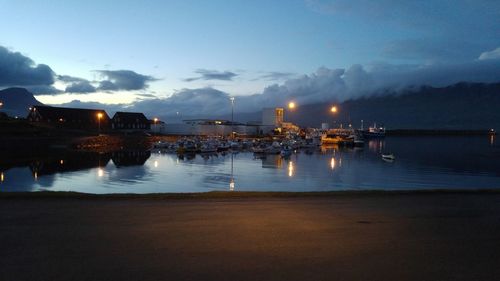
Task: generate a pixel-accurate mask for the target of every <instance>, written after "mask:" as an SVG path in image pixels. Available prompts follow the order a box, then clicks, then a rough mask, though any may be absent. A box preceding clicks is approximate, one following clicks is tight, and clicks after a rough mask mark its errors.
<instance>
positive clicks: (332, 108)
mask: <svg viewBox="0 0 500 281" xmlns="http://www.w3.org/2000/svg"><path fill="white" fill-rule="evenodd" d="M330 112H331V113H332V114H336V113H337V112H338V109H337V106H336V105H332V107H330ZM332 127H333V124H332Z"/></svg>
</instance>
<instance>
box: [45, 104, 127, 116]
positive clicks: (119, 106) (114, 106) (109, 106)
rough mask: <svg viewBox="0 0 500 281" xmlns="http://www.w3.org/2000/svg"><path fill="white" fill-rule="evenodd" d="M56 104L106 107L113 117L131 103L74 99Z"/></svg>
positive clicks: (77, 106) (72, 106)
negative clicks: (106, 102)
mask: <svg viewBox="0 0 500 281" xmlns="http://www.w3.org/2000/svg"><path fill="white" fill-rule="evenodd" d="M54 106H60V107H71V108H88V109H104V110H106V112H107V113H108V115H110V116H111V117H112V116H113V114H114V113H115V112H117V111H124V110H127V108H128V107H129V106H130V105H127V104H104V103H100V102H84V101H80V100H72V101H70V102H67V103H62V104H54Z"/></svg>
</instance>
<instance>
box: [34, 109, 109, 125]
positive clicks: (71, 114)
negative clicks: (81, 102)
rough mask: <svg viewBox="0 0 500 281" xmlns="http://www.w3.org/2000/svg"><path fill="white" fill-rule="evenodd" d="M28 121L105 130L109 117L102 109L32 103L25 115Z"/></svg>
mask: <svg viewBox="0 0 500 281" xmlns="http://www.w3.org/2000/svg"><path fill="white" fill-rule="evenodd" d="M27 119H28V121H30V122H40V123H48V124H51V125H54V126H58V127H64V128H71V129H84V130H105V129H107V128H109V124H110V119H109V116H108V114H107V113H106V112H105V111H104V110H102V109H82V108H66V107H55V106H42V105H34V106H32V107H30V111H29V113H28V117H27Z"/></svg>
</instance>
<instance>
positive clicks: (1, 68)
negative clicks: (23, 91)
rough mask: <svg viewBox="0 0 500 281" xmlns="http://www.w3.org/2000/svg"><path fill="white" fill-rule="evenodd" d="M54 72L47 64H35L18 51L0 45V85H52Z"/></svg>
mask: <svg viewBox="0 0 500 281" xmlns="http://www.w3.org/2000/svg"><path fill="white" fill-rule="evenodd" d="M53 83H54V72H53V71H52V69H50V67H49V66H48V65H45V64H35V62H34V61H33V60H31V59H30V58H28V57H26V56H24V55H22V54H21V53H19V52H11V51H9V50H8V49H7V48H5V47H2V46H0V86H4V87H9V86H40V85H46V86H48V85H52V84H53Z"/></svg>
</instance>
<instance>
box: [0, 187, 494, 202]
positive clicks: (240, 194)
mask: <svg viewBox="0 0 500 281" xmlns="http://www.w3.org/2000/svg"><path fill="white" fill-rule="evenodd" d="M484 194H494V195H498V194H500V188H498V189H493V188H492V189H423V190H418V189H411V190H339V191H313V192H292V191H290V192H288V191H209V192H186V193H144V194H142V193H104V194H95V193H82V192H73V191H34V192H25V191H18V192H0V200H1V199H35V198H47V199H51V198H52V199H56V198H60V199H65V198H66V199H160V200H188V199H245V198H248V199H259V198H283V199H287V198H335V197H353V198H358V197H359V198H363V197H397V196H415V195H418V196H432V195H484Z"/></svg>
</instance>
